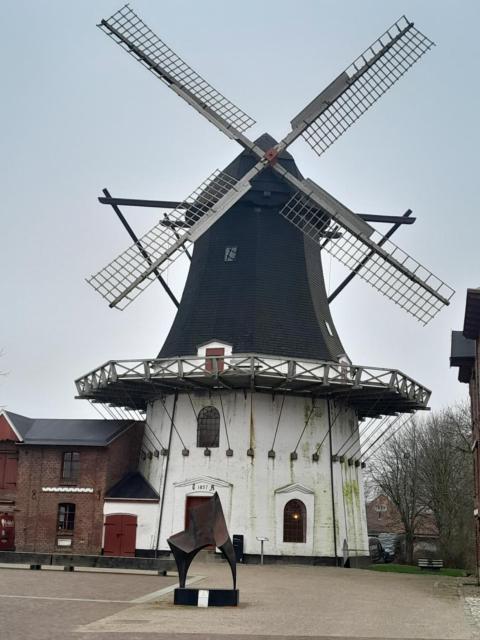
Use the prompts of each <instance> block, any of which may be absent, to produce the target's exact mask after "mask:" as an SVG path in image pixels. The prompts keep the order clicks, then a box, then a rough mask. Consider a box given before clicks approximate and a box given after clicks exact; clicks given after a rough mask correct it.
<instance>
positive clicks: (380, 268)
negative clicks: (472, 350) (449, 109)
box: [76, 5, 454, 564]
mask: <svg viewBox="0 0 480 640" xmlns="http://www.w3.org/2000/svg"><path fill="white" fill-rule="evenodd" d="M99 27H100V28H101V29H102V30H103V31H104V32H105V33H106V34H107V35H109V36H110V37H111V38H112V39H113V40H114V41H115V42H116V43H117V44H119V45H120V46H121V47H122V48H123V49H125V50H126V51H127V52H128V53H129V54H130V55H131V56H132V57H134V58H135V59H136V60H138V61H139V62H140V63H141V64H142V65H143V66H145V67H146V68H147V69H148V70H149V71H150V72H151V73H152V74H153V75H155V76H156V77H157V78H159V79H160V80H161V81H162V82H163V83H164V84H166V85H167V86H168V87H169V88H170V89H172V91H174V92H175V93H176V94H177V95H178V96H180V97H181V98H183V99H184V100H185V101H186V102H188V104H189V105H190V106H192V107H193V108H194V109H195V110H196V111H197V112H199V113H200V114H202V115H203V116H204V117H205V118H206V119H207V120H209V121H210V122H211V123H212V124H213V125H214V126H215V127H216V128H217V129H219V130H220V131H221V132H223V133H224V134H225V135H226V136H227V137H228V138H230V139H232V140H235V141H236V142H237V143H238V144H239V145H240V147H241V153H240V155H239V156H238V157H237V158H235V159H234V160H233V161H232V162H231V163H230V164H229V166H228V167H226V168H225V169H224V170H222V171H215V172H214V173H213V174H212V175H211V176H210V177H209V178H207V179H206V180H205V181H204V182H203V183H202V184H201V185H200V186H199V187H198V188H197V189H196V190H195V191H194V192H193V193H192V194H191V195H190V196H188V197H187V198H186V199H184V200H182V201H178V202H170V201H164V200H138V199H131V198H117V197H112V196H111V194H110V193H109V191H108V190H106V189H105V190H104V195H103V197H101V198H100V201H101V202H102V203H103V204H108V205H111V206H112V207H113V208H114V210H115V212H116V214H117V215H118V217H119V218H120V219H121V221H122V223H123V224H124V226H125V227H126V229H127V231H128V233H129V234H130V236H131V238H132V240H133V244H132V245H131V246H130V247H129V248H128V249H127V250H126V251H124V252H123V253H122V254H120V255H119V256H118V257H117V258H115V259H114V260H113V261H112V262H110V263H109V264H108V265H107V266H106V267H105V268H103V269H102V270H101V271H99V272H98V273H97V274H95V275H93V276H92V277H91V278H89V280H88V281H89V283H90V284H91V285H92V286H93V287H94V288H95V289H96V290H97V291H98V292H99V293H100V294H101V295H102V296H103V297H104V298H105V299H106V300H107V302H108V304H109V305H110V307H115V308H118V309H123V308H125V307H126V306H127V305H128V304H130V303H131V302H132V301H133V300H134V299H135V298H136V297H137V296H138V295H139V294H140V293H141V292H142V291H143V290H144V289H145V288H146V287H147V286H148V285H149V284H151V283H152V282H153V281H155V280H159V281H160V282H161V284H162V286H163V287H164V288H165V290H166V291H167V293H168V295H169V296H170V298H171V299H172V301H173V302H174V303H175V304H176V306H177V307H178V310H177V314H176V316H175V319H174V322H173V325H172V327H171V329H170V332H169V334H168V336H167V338H166V340H165V342H164V344H163V346H162V348H161V350H160V353H159V354H158V356H157V357H154V358H151V359H145V360H116V361H113V360H112V361H109V362H108V363H106V364H104V365H102V366H100V367H98V368H97V369H94V370H93V371H91V372H89V373H87V374H86V375H84V376H82V377H81V378H79V379H78V380H77V381H76V386H77V391H78V397H80V398H84V399H88V400H90V401H91V402H94V403H96V404H97V405H104V406H105V407H106V408H107V409H108V411H109V412H114V415H115V412H117V411H118V412H120V415H122V414H121V412H122V411H123V410H126V411H133V412H138V411H140V412H143V413H144V415H145V418H146V420H145V428H146V431H145V439H144V449H145V450H147V449H148V451H149V455H146V453H145V455H143V456H142V462H141V463H140V465H141V471H142V473H143V474H144V475H145V476H146V477H147V479H148V480H149V482H150V483H151V484H152V485H153V486H156V487H159V493H161V495H162V499H161V502H160V506H159V514H158V515H157V514H154V515H152V517H150V522H158V531H157V533H156V542H155V547H152V549H153V550H154V551H155V552H156V551H157V550H158V549H161V550H162V551H163V550H168V544H167V539H168V537H169V536H170V535H172V533H174V532H175V531H178V530H181V529H183V528H184V526H185V522H188V513H189V508H190V507H192V508H193V506H194V503H195V501H197V502H198V501H199V500H201V499H204V498H205V497H206V496H208V495H210V494H212V492H215V491H217V492H218V494H219V496H220V499H221V501H222V504H223V505H228V512H226V514H225V515H226V519H227V521H228V523H229V528H230V529H231V530H232V532H234V534H235V533H238V534H241V535H244V536H245V551H246V553H251V554H256V553H258V549H257V547H258V542H257V540H260V539H263V540H266V539H267V540H269V543H268V546H269V549H268V553H271V554H272V555H277V556H289V555H302V556H312V557H316V558H317V561H318V562H319V561H320V560H319V559H322V558H323V559H325V561H326V562H335V563H336V564H338V561H339V553H340V551H339V550H341V549H343V550H344V551H343V554H344V561H346V559H347V558H346V555H345V554H347V555H348V559H349V560H350V559H351V558H352V557H353V556H362V555H368V537H367V529H366V522H365V513H364V512H363V511H362V507H361V505H362V493H361V492H362V489H361V469H362V467H363V464H364V462H365V454H368V455H371V451H372V449H373V448H374V447H376V446H378V443H379V442H381V440H382V438H383V436H384V435H385V434H386V432H387V430H388V429H392V428H393V426H394V425H396V428H398V427H399V425H400V426H401V424H403V423H402V422H401V420H402V419H403V418H401V414H403V413H406V414H409V413H412V412H414V411H416V410H419V409H425V408H426V407H427V405H428V401H429V398H430V391H429V390H428V389H427V388H425V387H423V386H422V385H421V384H419V383H418V382H417V381H415V380H414V379H412V378H410V377H408V376H407V375H405V374H403V373H402V372H400V371H398V370H396V369H380V368H377V367H365V366H358V365H354V364H352V363H351V361H350V359H349V358H348V356H347V355H346V352H345V349H344V347H343V345H342V343H341V341H340V338H339V336H338V333H337V331H336V328H335V325H334V322H333V319H332V316H331V313H330V302H331V301H332V300H333V299H334V297H335V296H336V295H338V293H339V292H340V291H341V290H342V289H343V287H344V286H346V284H348V282H349V281H350V280H351V279H352V278H353V277H355V276H357V275H358V276H359V277H361V278H363V280H365V281H366V282H367V283H369V284H370V285H371V286H373V287H374V288H375V289H376V290H378V291H379V292H380V293H382V294H383V295H384V296H386V297H387V298H389V299H390V300H392V301H393V302H394V303H396V304H397V305H399V306H400V307H401V308H403V309H404V310H405V311H406V312H408V313H409V314H411V315H412V316H414V317H415V318H416V319H417V320H419V321H420V322H421V323H423V324H427V323H428V322H429V321H430V320H431V319H432V318H433V317H434V316H435V315H436V314H437V313H438V312H439V311H440V309H442V307H443V306H444V305H447V304H448V303H449V300H450V298H451V297H452V295H453V293H454V292H453V290H452V289H451V288H450V287H449V286H448V285H447V284H445V283H444V282H443V281H441V280H440V279H438V278H437V277H436V276H434V275H433V274H432V273H431V272H430V271H429V270H428V269H426V268H425V267H423V266H422V265H420V263H419V262H417V261H416V260H415V259H414V258H412V257H410V256H409V255H408V254H407V253H405V252H404V251H403V250H401V249H400V248H399V247H397V246H396V245H394V244H393V243H392V241H391V240H390V238H391V236H392V234H393V233H394V232H395V231H396V230H397V229H398V228H399V227H400V226H401V225H402V224H411V223H412V222H413V221H414V219H413V218H412V217H411V215H410V214H411V211H410V210H408V211H406V213H405V214H404V215H403V216H400V217H398V216H386V215H382V216H378V215H371V214H357V213H355V212H353V211H351V210H350V209H349V208H348V207H346V206H345V205H344V204H342V203H341V202H340V201H339V200H338V199H336V198H335V197H333V196H332V195H331V194H329V193H328V192H327V191H326V190H325V189H323V188H322V187H321V186H319V185H318V184H316V183H315V182H314V181H313V180H311V179H306V178H304V177H303V176H302V174H301V173H300V171H299V169H298V167H297V166H296V164H295V161H294V159H293V157H292V156H291V155H290V153H289V152H288V148H289V146H290V145H291V144H292V143H293V142H294V141H295V140H297V139H298V138H300V137H302V138H304V139H305V140H306V142H307V143H308V144H309V145H310V146H311V147H312V149H313V150H314V151H315V152H316V153H317V154H318V155H322V154H323V153H324V152H325V151H326V150H327V149H328V148H329V147H330V146H331V145H332V144H333V143H334V142H335V141H336V140H337V139H338V138H339V137H340V136H341V135H343V133H345V131H346V130H347V129H348V128H349V127H350V126H352V125H353V124H354V123H355V122H356V120H358V119H359V117H360V116H361V115H362V114H363V113H365V111H367V110H368V109H369V108H370V107H371V106H372V105H373V104H374V103H375V102H376V101H377V100H378V99H379V98H380V97H381V96H382V95H383V94H384V93H385V92H386V91H388V89H389V88H390V87H391V86H392V85H393V84H395V83H396V82H397V81H398V80H399V79H400V77H401V76H402V75H403V74H404V73H406V72H407V71H408V70H409V69H410V67H412V65H413V64H415V62H417V61H418V60H419V59H420V58H421V57H422V56H423V55H424V54H425V53H426V52H427V51H428V50H429V49H430V48H431V47H432V46H433V42H431V41H430V40H429V39H428V38H427V37H426V36H424V35H423V34H422V33H421V32H420V31H418V30H417V29H416V28H415V27H414V25H413V23H412V22H410V21H409V20H407V18H405V17H402V18H400V19H399V20H398V21H397V22H396V23H395V24H394V25H392V27H390V28H389V29H388V30H387V31H386V32H385V33H384V34H383V35H382V36H380V38H378V39H377V40H376V41H375V42H374V43H373V44H372V45H371V46H370V47H368V48H367V49H366V50H365V51H364V52H363V53H362V54H361V55H360V56H359V57H358V58H357V59H356V60H355V61H354V62H353V63H352V64H351V65H350V66H349V67H347V69H346V70H345V71H343V72H342V73H341V74H340V75H339V76H338V77H337V78H336V79H335V80H334V81H333V82H332V83H330V84H329V85H328V86H327V87H326V88H325V89H324V90H323V91H321V92H320V93H319V94H318V96H317V97H316V98H315V99H314V100H312V102H311V103H310V104H308V105H307V106H306V107H305V108H304V109H303V110H302V111H301V112H300V113H299V114H298V115H297V116H295V118H293V120H292V121H291V127H290V130H289V131H288V133H287V134H286V135H285V137H284V138H283V139H282V140H280V141H279V142H278V141H276V140H274V139H273V138H272V137H271V136H270V135H268V134H263V135H262V136H260V137H259V138H258V139H256V140H253V141H252V140H250V139H249V138H248V137H247V135H246V133H245V132H246V131H247V130H248V129H249V127H251V126H252V125H253V124H254V120H253V119H252V118H251V117H250V116H248V115H247V114H246V113H245V112H244V111H242V110H241V109H239V108H238V107H237V106H236V105H234V104H233V103H231V102H230V101H229V100H228V99H227V98H225V97H224V96H223V95H222V94H220V93H219V92H218V91H217V90H215V89H214V88H213V87H212V86H211V85H210V84H209V83H207V82H206V81H205V80H204V79H203V78H202V77H201V76H199V75H198V74H197V73H196V72H195V71H194V70H193V69H192V68H191V67H189V66H188V65H187V64H186V63H185V62H184V61H183V60H182V59H181V58H179V57H178V56H177V55H176V54H175V53H174V52H173V51H172V50H171V49H170V48H169V47H168V46H167V45H166V44H165V43H164V42H163V41H162V40H160V38H159V37H158V36H156V35H155V33H154V32H153V31H151V30H150V28H149V27H148V26H147V25H146V24H145V23H144V22H143V21H142V20H141V19H140V18H139V17H138V16H137V14H136V13H135V12H134V11H132V9H131V8H130V7H129V6H128V5H126V6H124V7H123V8H122V9H120V10H119V11H118V12H117V13H115V14H114V15H113V16H112V17H110V18H108V19H107V20H102V21H101V23H100V25H99ZM122 206H137V207H138V206H140V207H154V208H158V209H160V210H161V211H162V215H161V218H160V220H159V222H158V223H157V224H156V225H155V226H154V227H153V228H152V229H151V230H150V231H148V232H147V233H145V234H144V235H143V236H142V237H141V238H137V236H136V235H135V233H134V231H133V230H132V228H131V227H130V226H129V224H128V222H127V221H126V219H125V217H124V216H123V214H122V212H121V210H120V207H122ZM378 222H380V223H389V224H392V225H393V226H392V227H391V228H390V229H389V230H388V231H387V233H385V235H381V234H380V233H379V232H378V231H376V230H375V229H374V228H373V227H372V226H371V224H370V223H378ZM322 252H327V253H329V254H331V255H332V256H333V257H334V258H336V259H337V260H339V261H340V263H342V264H343V265H344V266H345V267H347V269H349V270H350V272H351V273H350V275H349V276H348V277H347V278H346V279H345V280H344V282H343V283H341V285H340V286H339V287H338V288H337V289H336V290H335V291H334V292H333V293H332V294H331V295H330V296H327V293H326V290H325V284H324V278H323V270H322V261H321V253H322ZM184 254H187V255H188V258H189V259H190V260H191V263H190V269H189V272H188V276H187V280H186V283H185V287H184V290H183V294H182V299H181V301H180V302H178V300H177V299H176V297H175V295H174V293H173V292H172V291H171V290H170V289H169V288H168V285H167V283H166V282H165V278H164V274H165V270H166V269H168V267H169V266H170V265H172V264H173V263H174V262H175V261H176V260H177V259H178V258H179V256H181V255H184ZM367 418H368V419H369V421H368V422H367V423H366V425H365V428H364V435H365V436H366V439H364V445H365V447H368V448H365V447H364V450H363V454H362V446H361V442H360V433H359V422H362V421H363V420H365V419H367ZM399 420H400V422H399ZM155 443H157V444H155ZM224 445H225V446H224ZM152 447H153V449H154V450H153V451H150V449H151V448H152ZM222 449H223V452H224V453H223V455H222ZM257 460H258V463H257V462H256V461H257ZM348 497H349V498H348ZM354 498H355V500H354ZM348 500H350V502H348ZM342 503H343V504H342ZM282 527H283V532H282ZM342 539H343V544H342ZM345 550H346V551H345ZM321 561H323V560H321Z"/></svg>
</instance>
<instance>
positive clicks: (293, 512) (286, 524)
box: [283, 500, 307, 542]
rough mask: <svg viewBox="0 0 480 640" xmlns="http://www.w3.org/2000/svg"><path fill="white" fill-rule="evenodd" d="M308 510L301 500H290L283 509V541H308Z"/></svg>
mask: <svg viewBox="0 0 480 640" xmlns="http://www.w3.org/2000/svg"><path fill="white" fill-rule="evenodd" d="M306 539H307V510H306V508H305V505H304V504H303V502H302V501H301V500H289V502H287V504H286V505H285V509H284V510H283V541H284V542H306Z"/></svg>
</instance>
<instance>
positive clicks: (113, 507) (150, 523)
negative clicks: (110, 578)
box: [102, 500, 159, 550]
mask: <svg viewBox="0 0 480 640" xmlns="http://www.w3.org/2000/svg"><path fill="white" fill-rule="evenodd" d="M158 511H159V509H158V502H142V501H140V500H138V501H137V500H136V501H122V500H106V501H105V503H104V505H103V515H104V517H106V516H108V515H114V514H118V515H120V514H121V515H125V514H128V515H132V516H137V537H136V542H135V548H136V549H143V550H145V549H147V550H151V549H155V543H156V535H157V527H156V523H157V522H158ZM104 536H105V528H104ZM102 546H103V542H102Z"/></svg>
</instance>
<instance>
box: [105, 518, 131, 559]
mask: <svg viewBox="0 0 480 640" xmlns="http://www.w3.org/2000/svg"><path fill="white" fill-rule="evenodd" d="M136 541H137V516H132V515H126V514H116V513H114V514H110V515H108V516H106V518H105V540H104V543H103V554H104V555H105V556H127V557H133V556H135V548H136Z"/></svg>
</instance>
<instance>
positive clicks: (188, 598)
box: [173, 588, 240, 607]
mask: <svg viewBox="0 0 480 640" xmlns="http://www.w3.org/2000/svg"><path fill="white" fill-rule="evenodd" d="M239 601H240V592H239V590H238V589H189V588H185V589H180V588H178V589H175V591H174V592H173V604H184V605H190V606H193V607H236V606H238V603H239Z"/></svg>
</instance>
